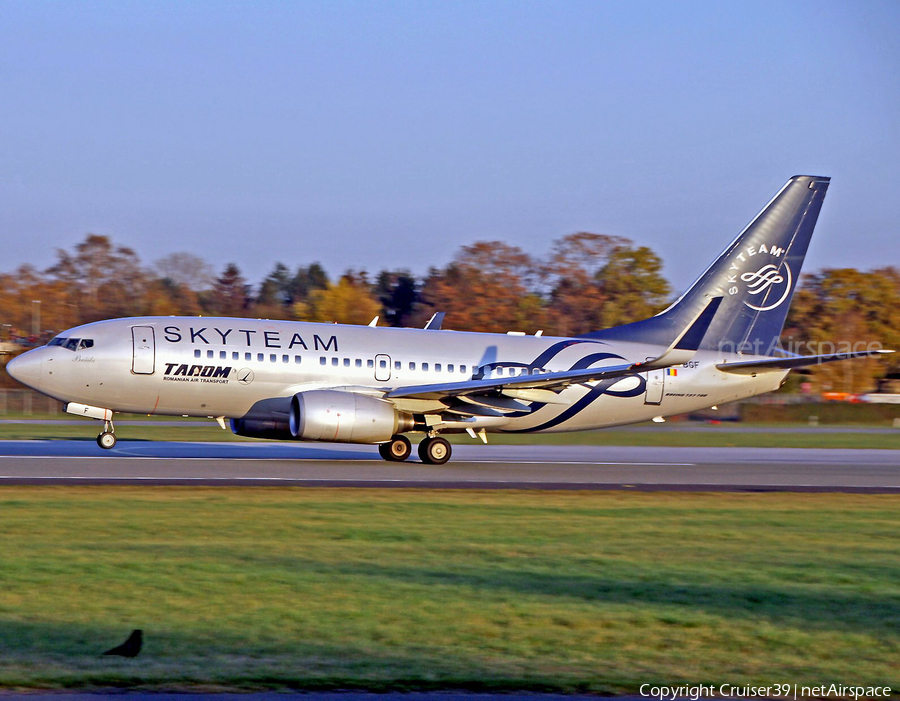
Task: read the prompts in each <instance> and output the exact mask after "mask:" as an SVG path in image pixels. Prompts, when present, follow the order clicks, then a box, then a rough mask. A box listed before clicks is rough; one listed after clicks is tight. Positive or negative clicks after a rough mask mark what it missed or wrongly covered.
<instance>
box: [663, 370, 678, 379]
mask: <svg viewBox="0 0 900 701" xmlns="http://www.w3.org/2000/svg"><path fill="white" fill-rule="evenodd" d="M666 375H668V376H669V377H677V376H678V370H677V369H676V368H666Z"/></svg>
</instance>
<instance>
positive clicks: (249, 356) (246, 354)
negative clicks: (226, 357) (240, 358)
mask: <svg viewBox="0 0 900 701" xmlns="http://www.w3.org/2000/svg"><path fill="white" fill-rule="evenodd" d="M252 359H253V353H244V360H252Z"/></svg>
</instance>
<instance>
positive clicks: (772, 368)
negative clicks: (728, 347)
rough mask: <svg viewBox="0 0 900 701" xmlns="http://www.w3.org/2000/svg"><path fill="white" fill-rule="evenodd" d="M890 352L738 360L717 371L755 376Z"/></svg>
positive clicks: (876, 351)
mask: <svg viewBox="0 0 900 701" xmlns="http://www.w3.org/2000/svg"><path fill="white" fill-rule="evenodd" d="M893 352H894V351H892V350H873V351H854V352H852V353H826V354H824V355H800V356H796V357H793V358H767V359H765V360H739V361H737V362H734V363H719V364H718V365H716V367H717V368H719V370H723V371H724V372H732V373H735V374H738V375H755V374H757V373H760V372H776V371H781V370H790V369H791V368H802V367H805V366H808V365H819V364H820V363H831V362H834V361H835V360H851V359H853V358H878V357H880V356H882V355H887V354H888V353H893Z"/></svg>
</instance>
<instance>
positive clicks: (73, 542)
mask: <svg viewBox="0 0 900 701" xmlns="http://www.w3.org/2000/svg"><path fill="white" fill-rule="evenodd" d="M898 511H900V498H898V497H896V496H876V495H842V494H669V493H658V494H640V493H597V492H591V493H559V492H553V493H549V492H493V491H492V492H470V491H465V492H463V491H446V492H432V491H406V490H384V491H380V490H365V491H359V490H357V491H354V490H329V489H278V490H275V489H272V490H269V489H229V488H219V489H189V488H130V487H116V488H86V487H82V488H70V487H46V488H35V487H31V488H25V487H6V488H2V489H0V543H2V548H0V686H4V687H11V686H21V687H91V686H109V685H115V686H143V687H148V688H152V687H161V686H164V687H167V688H173V687H184V688H187V687H207V688H258V687H276V688H307V689H315V688H319V689H321V688H368V689H374V690H378V689H386V688H438V687H440V688H446V687H453V688H470V689H532V690H539V689H545V690H549V689H554V690H564V691H576V690H581V691H594V692H611V693H618V692H626V691H630V692H635V691H636V690H637V689H638V686H639V685H640V684H641V683H644V682H651V683H661V682H664V683H667V684H675V683H679V682H682V683H714V684H719V683H736V684H737V683H752V684H763V683H767V682H773V683H774V682H797V683H800V684H822V683H831V682H836V683H844V684H850V683H854V684H866V685H870V684H876V683H877V684H879V685H882V684H887V685H891V686H893V688H894V689H897V688H898V687H900V666H898V661H900V537H898V519H897V514H898ZM132 628H142V629H143V630H144V634H145V647H144V651H143V652H142V654H141V655H140V656H139V657H138V658H136V659H134V660H126V659H114V658H104V657H100V656H99V653H100V652H101V651H103V650H104V649H106V648H107V647H111V646H112V645H114V644H117V643H119V642H121V641H122V640H124V638H125V637H126V635H127V634H128V632H129V631H130V630H131V629H132Z"/></svg>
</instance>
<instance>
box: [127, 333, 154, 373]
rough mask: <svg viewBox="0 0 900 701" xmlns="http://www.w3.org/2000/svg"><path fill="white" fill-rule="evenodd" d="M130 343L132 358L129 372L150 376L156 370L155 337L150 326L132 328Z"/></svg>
mask: <svg viewBox="0 0 900 701" xmlns="http://www.w3.org/2000/svg"><path fill="white" fill-rule="evenodd" d="M131 342H132V347H133V348H134V357H133V359H132V362H131V372H133V373H134V374H135V375H152V374H153V371H154V370H155V369H156V337H155V336H154V335H153V327H152V326H132V327H131Z"/></svg>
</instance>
